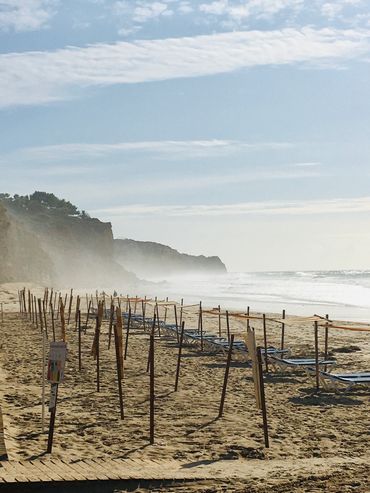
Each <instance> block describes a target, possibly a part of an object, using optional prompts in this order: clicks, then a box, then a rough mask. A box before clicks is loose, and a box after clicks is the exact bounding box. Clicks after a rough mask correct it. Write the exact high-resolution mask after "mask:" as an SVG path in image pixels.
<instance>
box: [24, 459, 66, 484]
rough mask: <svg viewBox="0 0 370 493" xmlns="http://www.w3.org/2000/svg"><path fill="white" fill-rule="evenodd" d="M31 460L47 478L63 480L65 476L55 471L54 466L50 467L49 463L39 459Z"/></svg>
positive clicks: (49, 479)
mask: <svg viewBox="0 0 370 493" xmlns="http://www.w3.org/2000/svg"><path fill="white" fill-rule="evenodd" d="M30 462H31V464H32V465H33V466H34V467H35V468H36V469H37V470H39V471H40V473H41V474H43V475H44V477H45V478H46V480H48V481H63V477H62V476H59V475H58V474H57V473H56V472H55V468H54V467H50V466H49V465H45V464H43V463H42V462H40V461H37V460H35V461H30Z"/></svg>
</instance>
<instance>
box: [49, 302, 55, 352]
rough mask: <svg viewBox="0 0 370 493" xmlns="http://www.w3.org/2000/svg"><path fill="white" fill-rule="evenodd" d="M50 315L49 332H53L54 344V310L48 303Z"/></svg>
mask: <svg viewBox="0 0 370 493" xmlns="http://www.w3.org/2000/svg"><path fill="white" fill-rule="evenodd" d="M50 315H51V330H52V331H53V341H54V342H55V321H54V310H53V305H52V303H51V301H50Z"/></svg>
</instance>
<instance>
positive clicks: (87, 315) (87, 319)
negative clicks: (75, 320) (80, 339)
mask: <svg viewBox="0 0 370 493" xmlns="http://www.w3.org/2000/svg"><path fill="white" fill-rule="evenodd" d="M91 303H92V299H91V300H90V301H89V306H88V308H87V314H86V324H85V334H86V330H87V324H88V323H89V317H90V310H91Z"/></svg>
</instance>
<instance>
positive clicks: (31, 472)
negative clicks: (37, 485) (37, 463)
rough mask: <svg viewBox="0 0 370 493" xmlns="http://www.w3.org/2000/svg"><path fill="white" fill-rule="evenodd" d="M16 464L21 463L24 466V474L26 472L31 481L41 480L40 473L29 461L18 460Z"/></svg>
mask: <svg viewBox="0 0 370 493" xmlns="http://www.w3.org/2000/svg"><path fill="white" fill-rule="evenodd" d="M18 464H20V465H22V466H23V468H24V474H25V475H26V474H27V477H28V478H29V479H30V480H31V481H32V482H35V481H36V482H37V481H43V478H42V476H41V474H40V472H39V471H38V470H37V469H35V468H34V467H33V465H32V464H30V463H29V461H25V460H21V461H18Z"/></svg>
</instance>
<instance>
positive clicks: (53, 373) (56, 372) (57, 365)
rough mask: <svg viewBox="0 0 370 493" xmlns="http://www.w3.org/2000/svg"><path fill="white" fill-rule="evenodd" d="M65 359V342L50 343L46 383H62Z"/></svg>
mask: <svg viewBox="0 0 370 493" xmlns="http://www.w3.org/2000/svg"><path fill="white" fill-rule="evenodd" d="M66 358H67V344H66V343H65V342H51V343H50V353H49V363H48V381H49V382H50V383H61V382H63V378H64V367H65V363H66Z"/></svg>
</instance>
